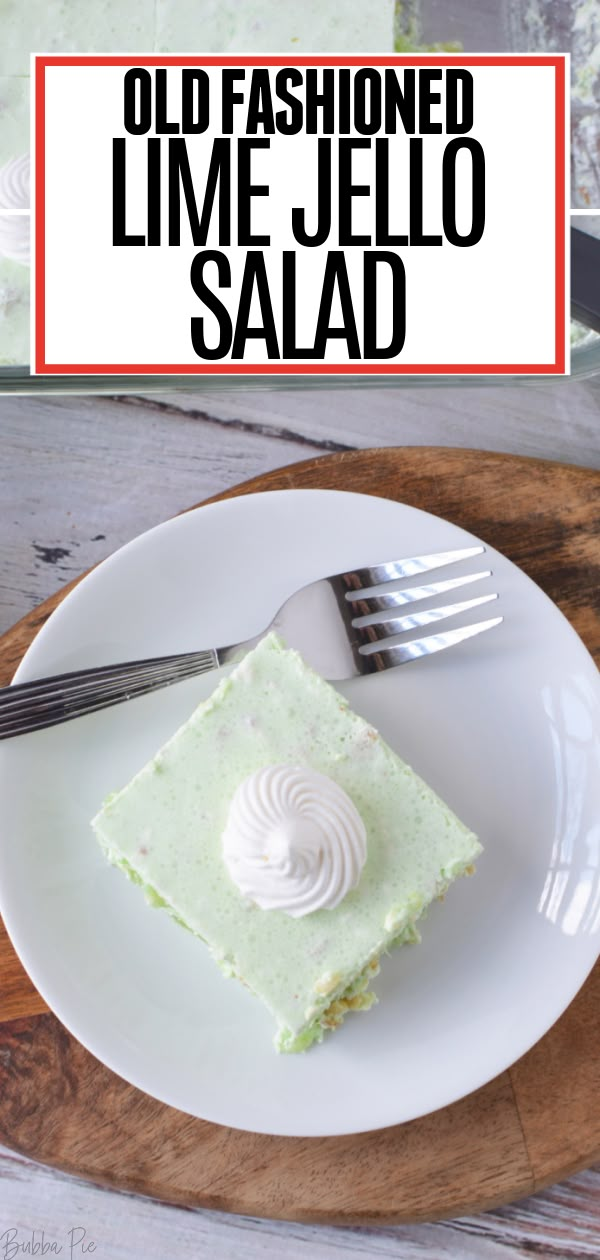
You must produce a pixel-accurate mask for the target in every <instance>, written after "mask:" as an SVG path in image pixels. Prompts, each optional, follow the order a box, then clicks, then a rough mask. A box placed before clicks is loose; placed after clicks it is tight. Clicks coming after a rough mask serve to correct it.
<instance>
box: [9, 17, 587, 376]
mask: <svg viewBox="0 0 600 1260" xmlns="http://www.w3.org/2000/svg"><path fill="white" fill-rule="evenodd" d="M276 2H277V0H273V3H274V4H276ZM71 3H74V0H71ZM86 3H87V0H77V11H78V16H79V15H81V13H82V12H83V11H84V9H85V5H86ZM174 3H175V0H174ZM247 3H248V5H250V4H252V0H247ZM257 3H259V4H260V8H261V14H262V15H263V17H264V15H265V12H266V13H267V14H268V3H267V2H266V0H257ZM388 3H389V0H388ZM201 4H202V0H198V9H199V10H201ZM352 6H354V9H355V8H356V0H351V5H350V7H349V8H348V10H347V12H348V14H349V15H350V14H351V13H352V12H353V8H352ZM213 7H214V6H213ZM63 9H64V6H63ZM339 12H340V8H339V7H337V8H336V13H338V14H339ZM336 20H337V18H336ZM265 22H268V17H267V18H265V20H264V21H263V28H264V26H265ZM1 25H2V0H0V27H1ZM314 38H315V40H316V39H317V36H316V35H315V37H314ZM392 39H393V40H394V41H395V44H396V47H397V48H398V49H399V50H404V49H408V48H415V47H421V48H435V47H440V46H441V47H445V48H447V49H450V50H457V51H458V50H460V49H464V50H465V51H467V52H499V51H503V52H506V51H511V50H512V51H517V52H526V51H536V52H543V51H569V50H570V51H571V54H572V101H571V104H572V141H573V144H572V172H571V203H572V206H573V207H574V208H575V207H581V208H587V207H590V206H591V207H595V206H598V207H600V57H598V51H597V50H598V49H600V3H599V0H396V11H395V30H394V32H393V33H392V31H390V47H391V45H392ZM346 44H348V40H346ZM60 47H61V44H60V37H59V40H58V42H57V41H56V40H55V43H54V46H53V47H52V49H51V51H55V50H57V49H58V48H60ZM65 47H66V46H65ZM136 47H137V46H136ZM263 47H264V44H263ZM79 50H80V51H86V49H85V48H84V47H82V48H80V49H79ZM165 50H168V49H165ZM308 50H312V51H319V48H317V47H311V37H310V35H308V36H307V38H306V39H305V42H304V47H303V51H308ZM353 50H354V49H352V48H350V47H349V46H348V47H344V49H343V51H353ZM594 50H596V51H594ZM102 51H110V49H109V48H107V49H104V48H103V49H102ZM119 51H122V50H121V49H119ZM140 51H142V48H141V45H140ZM177 51H181V49H180V48H179V47H178V48H177ZM197 51H201V48H200V47H199V48H198V50H197ZM244 51H247V48H244ZM273 51H281V49H280V48H279V47H278V48H276V49H275V48H274V49H273ZM380 51H383V49H381V50H380ZM16 81H17V76H15V79H13V80H12V85H13V86H14V84H15V82H16ZM3 82H4V83H5V84H6V83H8V80H7V79H5V80H4V81H3V80H2V78H1V77H0V139H1V134H2V127H3V122H4V121H5V120H7V123H6V125H7V127H10V126H11V123H13V122H14V114H13V115H12V116H11V109H10V103H9V104H8V105H7V104H6V102H5V104H4V112H3V101H2V98H1V92H2V83H3ZM23 83H24V79H23V77H21V87H22V85H23ZM11 90H12V89H11ZM5 134H6V133H5ZM2 160H3V158H2V150H1V146H0V166H1V165H2ZM577 223H578V226H580V227H583V228H584V229H586V230H589V231H593V232H594V234H596V235H600V216H599V217H597V218H596V219H593V218H592V217H591V216H590V217H588V216H582V217H581V218H579V217H578V219H577ZM1 243H2V242H1V240H0V247H1ZM0 263H2V259H1V255H0ZM24 271H25V268H24V267H19V264H18V263H11V264H10V267H6V266H5V275H4V284H5V297H6V284H7V283H8V285H9V286H10V283H11V277H12V282H13V283H15V277H19V276H20V293H19V299H18V300H19V303H20V305H19V308H18V315H19V318H20V320H21V326H22V328H24V327H25V326H26V325H27V314H26V302H27V297H26V286H25V285H24V284H23V279H24V277H23V272H24ZM6 273H8V281H7V279H6ZM2 285H3V275H2V273H1V272H0V394H2V393H31V394H40V393H42V394H45V393H49V394H57V393H58V394H62V393H111V394H112V393H115V392H119V393H125V392H126V393H140V392H144V393H148V392H151V391H157V392H158V391H164V390H165V389H167V388H168V389H169V390H173V389H176V390H182V391H188V392H190V391H193V390H197V389H198V388H199V386H200V385H201V387H202V390H203V391H219V390H222V389H227V390H230V389H232V388H240V389H244V390H247V389H277V388H279V389H282V388H285V389H290V388H292V389H323V388H327V387H329V388H331V387H334V386H335V387H344V388H353V389H356V388H357V387H358V385H362V386H367V385H368V386H371V387H372V386H374V385H376V386H378V387H381V388H394V389H398V388H402V387H406V386H410V387H411V388H414V387H415V386H418V385H428V386H430V387H431V386H436V385H439V386H448V385H460V386H464V385H468V384H471V385H472V384H481V383H488V382H489V383H490V384H514V383H516V382H519V383H524V382H529V381H532V382H533V381H538V382H539V380H540V378H539V377H538V376H535V377H527V376H519V375H515V376H512V375H502V376H495V377H490V376H487V377H477V376H457V375H453V376H435V375H429V376H398V377H396V376H387V375H377V374H374V375H372V376H371V375H365V376H363V377H361V378H360V380H358V379H357V378H356V377H348V376H345V375H341V376H328V377H320V378H319V377H312V376H305V375H299V374H294V373H291V374H290V375H289V376H279V377H273V376H271V375H268V374H265V375H264V376H262V375H254V376H247V377H246V376H237V375H231V374H228V373H227V370H226V368H224V370H223V374H222V375H220V376H213V375H203V374H202V373H198V375H191V376H176V375H167V376H156V375H150V374H148V375H136V376H127V375H117V376H65V377H62V376H54V375H53V376H31V375H30V372H29V367H28V366H27V365H19V364H16V363H15V362H14V358H15V354H14V353H13V354H12V356H9V355H7V354H6V352H5V353H4V355H3V347H2V340H3V338H2V328H3V317H4V320H5V321H6V320H7V319H8V318H9V317H10V311H11V304H10V290H9V297H8V303H7V302H6V300H5V303H4V306H3V303H2V297H3V292H2ZM14 309H16V302H15V304H14ZM15 318H16V316H15ZM4 326H5V327H7V325H4ZM571 340H572V349H571V374H572V376H573V377H578V378H582V377H586V376H591V375H594V374H596V373H598V372H600V336H598V335H597V334H595V333H593V332H590V331H589V330H585V329H582V328H580V327H578V326H576V325H573V328H572V338H571ZM24 341H25V337H24V335H22V336H21V342H22V343H24ZM564 379H565V380H567V379H568V378H564Z"/></svg>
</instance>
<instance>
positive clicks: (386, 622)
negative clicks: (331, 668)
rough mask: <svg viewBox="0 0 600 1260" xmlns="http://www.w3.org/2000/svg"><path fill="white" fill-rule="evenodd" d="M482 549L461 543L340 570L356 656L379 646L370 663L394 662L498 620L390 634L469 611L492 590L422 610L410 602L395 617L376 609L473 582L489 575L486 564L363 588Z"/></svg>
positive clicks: (485, 600) (412, 574) (436, 648)
mask: <svg viewBox="0 0 600 1260" xmlns="http://www.w3.org/2000/svg"><path fill="white" fill-rule="evenodd" d="M483 551H485V547H483V546H477V547H463V548H460V549H458V550H455V551H443V552H435V553H433V554H429V555H425V556H415V557H410V558H409V559H406V560H396V561H391V562H387V563H385V564H378V565H373V566H371V567H369V568H363V569H356V570H355V571H354V572H352V573H345V574H344V575H343V579H342V580H343V583H344V586H346V587H347V588H349V589H346V591H345V600H346V601H347V602H348V604H350V605H352V608H351V625H352V627H353V630H354V632H355V635H356V644H357V646H358V650H359V652H360V654H361V656H371V655H373V656H374V655H375V654H378V655H379V654H380V653H381V652H385V653H386V656H385V658H383V660H382V661H381V664H378V665H377V666H375V663H374V667H376V668H383V667H388V666H389V665H398V664H402V663H403V662H405V661H408V660H413V659H414V658H415V657H418V656H424V655H427V654H428V653H430V652H438V651H441V649H442V648H445V647H451V646H452V645H453V644H455V643H459V642H461V641H462V640H463V639H467V638H471V637H473V636H474V635H476V634H480V633H481V632H482V631H483V630H489V629H491V627H492V626H495V625H498V624H499V623H500V622H501V621H502V617H495V618H492V619H491V620H488V621H483V622H477V623H475V624H471V625H466V626H459V627H457V628H455V629H452V630H443V631H442V632H441V633H440V632H439V631H438V632H437V633H435V634H432V635H428V636H426V637H425V638H422V639H416V640H412V641H410V642H406V641H405V642H404V643H397V642H394V641H393V638H394V636H395V635H400V634H404V633H405V632H406V631H411V630H416V629H419V628H421V627H422V626H427V625H432V624H433V623H435V622H439V621H445V620H446V619H447V618H448V617H454V616H458V615H459V614H460V613H465V612H469V611H470V610H471V609H472V608H477V607H479V606H480V605H481V604H487V603H490V602H491V601H492V600H495V599H497V598H498V595H497V592H492V593H490V594H486V595H480V596H479V597H476V598H474V599H466V600H461V601H459V602H457V603H454V604H448V603H443V604H442V605H440V606H436V607H433V608H431V607H430V608H425V609H422V610H413V609H412V608H411V610H410V611H407V612H406V613H404V614H403V615H402V616H398V617H394V616H389V615H388V616H382V613H388V614H389V612H390V610H392V609H395V608H400V607H402V606H403V605H412V604H415V603H418V602H419V601H421V600H428V599H431V598H434V597H438V596H440V595H443V594H445V593H446V592H448V591H451V590H457V589H458V588H460V587H463V586H467V585H470V584H471V583H473V582H479V581H481V580H482V579H484V578H488V577H491V570H490V569H485V570H481V571H480V572H477V573H466V574H462V575H461V576H459V577H454V578H444V579H443V580H441V581H437V582H428V583H427V584H425V585H420V586H408V587H402V588H401V589H399V590H392V591H386V592H383V593H378V594H369V591H372V590H373V589H374V588H376V587H378V586H381V585H388V584H390V583H392V582H394V581H397V580H398V579H402V578H410V577H417V576H419V575H420V574H422V573H426V572H428V571H430V570H433V569H438V568H442V567H446V566H447V565H449V564H455V563H457V562H458V561H460V560H468V559H470V558H471V557H473V556H476V555H480V554H481V553H482V552H483ZM388 639H389V640H390V642H389V643H388V642H386V640H388Z"/></svg>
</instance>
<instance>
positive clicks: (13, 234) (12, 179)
mask: <svg viewBox="0 0 600 1260" xmlns="http://www.w3.org/2000/svg"><path fill="white" fill-rule="evenodd" d="M29 209H30V191H29V154H28V153H23V154H22V155H21V157H16V158H11V160H10V162H6V164H5V165H4V166H2V167H0V255H3V256H4V257H5V258H10V259H12V261H13V262H19V263H22V264H23V265H24V266H27V264H28V262H29V253H30V245H29ZM15 210H20V211H27V213H25V214H14V213H12V212H14V211H15Z"/></svg>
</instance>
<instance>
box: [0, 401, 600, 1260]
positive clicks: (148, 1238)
mask: <svg viewBox="0 0 600 1260" xmlns="http://www.w3.org/2000/svg"><path fill="white" fill-rule="evenodd" d="M388 445H398V446H405V445H429V446H431V445H435V446H440V445H442V446H460V447H475V448H483V449H487V450H496V451H511V452H514V453H516V454H523V455H537V456H540V457H543V458H546V459H556V460H564V461H566V462H569V463H574V464H580V465H583V466H587V467H591V468H595V469H598V468H600V381H588V382H581V383H574V382H563V381H561V382H557V383H555V384H552V385H548V384H544V385H540V386H536V387H535V388H531V387H526V386H523V387H521V388H514V387H503V388H498V387H491V386H486V387H477V388H473V389H468V390H465V389H460V390H459V389H456V390H447V389H434V388H430V387H427V388H420V389H402V390H382V391H373V390H360V389H357V390H352V391H350V392H347V391H341V390H340V391H322V392H319V393H313V392H308V393H299V394H297V393H293V392H292V391H281V392H273V393H262V392H243V393H238V392H228V393H222V394H208V393H206V394H203V393H201V392H200V391H198V392H194V393H188V394H177V395H169V396H164V395H160V396H147V397H144V398H138V397H135V398H134V397H127V398H119V399H115V398H96V399H94V398H70V399H64V398H58V397H57V398H48V399H45V400H41V399H35V400H32V399H26V398H20V399H9V398H1V399H0V513H1V517H0V519H1V521H2V527H1V531H0V633H1V632H3V631H4V630H6V629H8V628H9V626H10V625H11V624H12V623H13V622H14V621H16V620H17V619H18V618H19V617H21V616H23V615H24V614H25V613H26V612H28V611H29V610H30V609H32V608H34V607H35V606H36V605H37V604H38V603H39V602H41V601H42V600H43V599H45V598H46V597H47V596H48V595H50V594H51V593H53V592H54V591H55V590H57V589H58V588H59V587H60V586H61V585H63V584H65V583H67V582H68V581H70V579H71V578H72V577H75V576H76V575H77V574H79V573H81V572H82V571H83V570H85V569H87V568H89V566H90V565H91V564H94V563H95V562H96V561H98V560H101V559H102V558H103V557H104V556H106V555H108V554H109V553H110V552H111V551H114V550H115V549H116V548H117V547H119V546H120V545H121V544H122V543H124V542H126V541H127V540H128V539H130V538H131V537H133V536H134V535H136V534H138V533H140V532H141V531H142V530H144V529H147V528H148V527H150V526H152V525H155V524H157V523H158V522H159V521H162V520H165V519H167V518H168V517H169V516H172V515H173V514H174V513H175V512H178V511H180V510H182V509H183V508H186V507H189V506H190V505H191V504H192V503H197V502H199V501H200V500H202V499H204V498H208V497H209V496H211V495H213V494H216V493H218V492H219V491H221V490H224V489H226V488H227V487H229V486H231V485H233V484H235V483H237V482H239V481H242V480H244V479H246V478H248V477H251V476H254V475H256V474H259V473H261V472H264V471H266V470H267V469H270V468H275V467H277V466H279V465H283V464H288V463H292V462H294V461H296V460H301V459H305V458H306V457H307V456H311V455H315V456H316V455H319V454H326V453H327V452H329V451H336V450H343V449H346V448H353V447H365V446H388ZM349 488H351V487H349ZM91 1243H94V1244H95V1247H94V1248H92V1247H91V1246H90V1244H91ZM51 1244H54V1247H53V1248H52V1250H51ZM36 1245H37V1254H42V1247H43V1246H45V1248H46V1249H45V1251H44V1252H43V1254H62V1255H64V1256H69V1255H70V1254H73V1255H77V1254H90V1255H91V1254H93V1255H94V1256H95V1257H98V1260H104V1258H105V1257H106V1258H107V1260H121V1258H123V1260H125V1258H127V1260H134V1258H135V1260H138V1258H139V1257H141V1256H144V1257H148V1258H149V1260H151V1258H152V1257H157V1258H160V1260H162V1258H163V1257H165V1256H178V1255H182V1256H183V1255H188V1254H189V1255H194V1256H207V1257H208V1256H211V1257H213V1256H218V1257H229V1256H231V1257H232V1260H233V1257H234V1256H235V1257H236V1258H237V1257H238V1256H239V1255H240V1254H243V1255H244V1256H246V1257H249V1258H251V1257H253V1256H256V1257H258V1256H259V1255H260V1256H261V1257H265V1258H266V1257H270V1256H272V1257H277V1258H279V1257H281V1256H285V1257H286V1260H287V1257H289V1258H290V1260H296V1258H297V1257H298V1258H299V1257H302V1256H304V1255H307V1254H309V1252H310V1254H311V1256H314V1257H315V1260H328V1258H333V1257H334V1256H336V1255H341V1253H342V1251H345V1252H348V1253H352V1252H356V1253H357V1254H358V1253H362V1254H363V1255H364V1254H366V1255H369V1256H374V1257H375V1256H397V1257H403V1258H404V1257H406V1260H411V1258H413V1257H414V1258H415V1260H416V1257H419V1258H420V1260H434V1258H435V1260H442V1258H444V1257H448V1258H449V1257H453V1258H454V1260H459V1258H460V1257H473V1258H475V1257H477V1258H479V1257H481V1260H487V1258H489V1260H494V1258H497V1260H503V1258H504V1257H510V1256H515V1257H516V1256H523V1257H525V1256H530V1255H532V1254H537V1255H539V1256H543V1257H572V1258H575V1257H577V1258H579V1257H588V1256H589V1257H592V1256H593V1257H597V1256H598V1255H600V1168H598V1169H595V1170H594V1169H590V1170H589V1171H587V1172H583V1173H580V1174H579V1175H577V1176H575V1177H573V1178H571V1179H570V1180H569V1181H567V1182H565V1183H563V1184H562V1185H557V1186H554V1187H553V1188H551V1189H549V1190H547V1191H545V1192H543V1193H540V1194H538V1195H536V1196H534V1197H531V1198H529V1199H526V1200H522V1201H521V1202H519V1203H515V1204H511V1205H509V1206H507V1207H504V1208H501V1209H498V1210H496V1211H494V1212H488V1213H484V1214H482V1215H479V1216H476V1217H465V1218H462V1219H460V1220H454V1221H444V1222H436V1223H432V1224H426V1225H403V1226H395V1227H389V1228H383V1229H382V1228H379V1229H370V1228H369V1229H367V1228H359V1229H338V1228H335V1227H329V1226H310V1225H295V1224H294V1225H292V1224H285V1223H281V1222H269V1221H264V1220H254V1219H250V1218H245V1217H230V1216H226V1215H223V1214H220V1213H215V1212H207V1211H201V1210H198V1211H195V1210H194V1211H189V1210H184V1209H180V1208H173V1207H168V1206H165V1205H163V1204H158V1203H155V1202H152V1201H150V1200H147V1199H143V1198H139V1197H136V1196H133V1195H126V1194H118V1193H115V1192H111V1191H107V1190H101V1189H97V1188H95V1187H93V1186H90V1185H88V1184H86V1183H84V1182H81V1181H77V1180H75V1179H73V1178H69V1177H66V1176H63V1175H61V1174H59V1173H56V1172H54V1171H53V1170H52V1169H49V1168H45V1167H43V1166H41V1165H37V1164H34V1163H33V1162H31V1161H28V1160H26V1159H24V1158H22V1157H20V1156H18V1155H15V1154H14V1153H13V1152H11V1151H9V1150H2V1148H0V1257H4V1258H6V1260H8V1257H14V1258H15V1260H16V1257H19V1256H21V1255H23V1254H28V1253H29V1254H32V1253H33V1254H36V1250H35V1248H36ZM88 1247H89V1252H87V1253H86V1248H88Z"/></svg>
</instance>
